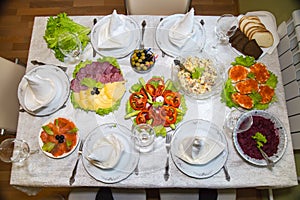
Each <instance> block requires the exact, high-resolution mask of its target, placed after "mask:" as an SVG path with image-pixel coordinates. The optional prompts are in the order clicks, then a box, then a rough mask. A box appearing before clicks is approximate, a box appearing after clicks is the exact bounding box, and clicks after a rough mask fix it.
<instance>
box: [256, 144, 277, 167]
mask: <svg viewBox="0 0 300 200" xmlns="http://www.w3.org/2000/svg"><path fill="white" fill-rule="evenodd" d="M258 150H259V152H260V153H261V155H262V156H263V158H264V159H265V160H266V162H267V167H268V168H272V167H274V162H273V160H271V159H270V158H269V156H268V155H267V154H266V152H264V151H263V150H262V149H261V148H260V147H258Z"/></svg>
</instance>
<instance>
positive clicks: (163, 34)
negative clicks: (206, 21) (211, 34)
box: [155, 14, 205, 57]
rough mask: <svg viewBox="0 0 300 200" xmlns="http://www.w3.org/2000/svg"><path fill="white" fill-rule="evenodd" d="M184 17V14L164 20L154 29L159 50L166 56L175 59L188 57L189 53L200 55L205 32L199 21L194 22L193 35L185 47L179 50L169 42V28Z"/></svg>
mask: <svg viewBox="0 0 300 200" xmlns="http://www.w3.org/2000/svg"><path fill="white" fill-rule="evenodd" d="M182 17H184V14H175V15H171V16H168V17H166V18H164V19H163V20H162V21H161V22H160V23H159V25H158V26H157V29H156V34H155V39H156V43H157V45H158V46H159V48H160V49H161V50H162V51H163V52H165V53H166V54H168V55H170V56H173V57H177V56H182V55H188V54H189V53H195V52H198V53H200V52H201V51H202V49H203V48H204V45H205V30H204V27H203V26H202V25H201V24H200V22H199V21H196V19H195V20H194V31H195V34H194V35H193V36H192V37H191V38H190V39H189V40H187V42H186V43H185V45H184V46H183V47H181V48H179V47H178V46H176V45H174V44H173V43H172V42H171V41H170V40H169V31H170V29H171V27H172V26H173V25H174V24H175V23H176V22H177V20H180V19H181V18H182Z"/></svg>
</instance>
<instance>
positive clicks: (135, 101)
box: [129, 92, 147, 110]
mask: <svg viewBox="0 0 300 200" xmlns="http://www.w3.org/2000/svg"><path fill="white" fill-rule="evenodd" d="M129 103H130V106H131V107H132V108H133V109H134V110H142V109H145V108H146V103H147V95H146V94H145V93H143V92H135V93H132V94H131V95H130V97H129Z"/></svg>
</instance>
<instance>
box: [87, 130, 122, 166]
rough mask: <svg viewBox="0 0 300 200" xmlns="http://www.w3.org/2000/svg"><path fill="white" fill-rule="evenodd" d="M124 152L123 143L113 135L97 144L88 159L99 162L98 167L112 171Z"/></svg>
mask: <svg viewBox="0 0 300 200" xmlns="http://www.w3.org/2000/svg"><path fill="white" fill-rule="evenodd" d="M122 152H123V145H122V143H121V142H120V141H119V140H118V139H117V138H116V137H115V136H114V135H112V134H111V135H108V136H106V137H104V138H101V139H99V140H98V141H96V142H95V144H94V146H93V149H92V152H91V154H90V155H88V158H90V159H93V160H97V161H99V163H97V165H96V164H95V165H96V166H97V167H100V168H103V169H110V168H113V167H114V166H115V165H116V164H117V163H118V161H119V159H120V157H121V154H122Z"/></svg>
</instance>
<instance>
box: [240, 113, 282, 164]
mask: <svg viewBox="0 0 300 200" xmlns="http://www.w3.org/2000/svg"><path fill="white" fill-rule="evenodd" d="M252 117H253V124H252V126H251V127H250V128H249V129H248V130H247V131H244V132H241V133H238V134H237V140H238V143H239V145H240V146H241V149H242V150H243V151H244V153H245V154H247V155H248V156H250V157H251V158H255V159H263V157H262V155H261V153H260V152H259V150H258V148H257V143H256V141H255V140H254V139H253V138H252V136H254V135H255V134H256V133H257V132H260V133H262V134H263V135H264V136H265V137H266V139H267V142H266V143H265V144H264V145H263V147H262V150H264V152H266V153H267V155H268V156H269V157H270V156H273V155H274V154H276V153H277V150H278V144H279V131H278V130H277V128H276V127H275V124H274V123H273V122H272V121H271V120H270V119H266V118H264V117H261V116H252ZM240 126H243V123H241V125H240Z"/></svg>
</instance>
